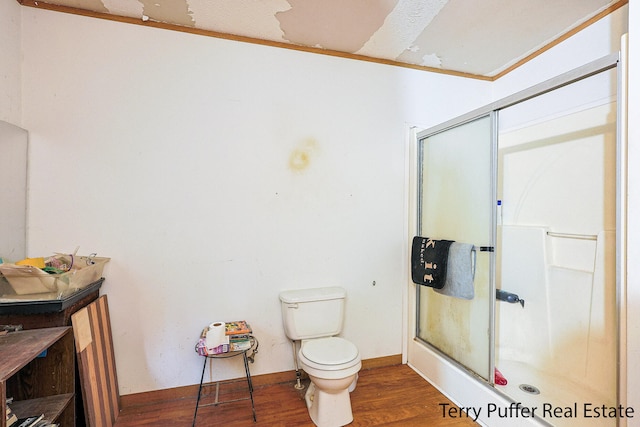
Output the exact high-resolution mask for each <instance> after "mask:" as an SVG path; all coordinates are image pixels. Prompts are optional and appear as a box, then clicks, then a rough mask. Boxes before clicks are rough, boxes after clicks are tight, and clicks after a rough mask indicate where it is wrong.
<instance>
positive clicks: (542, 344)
mask: <svg viewBox="0 0 640 427" xmlns="http://www.w3.org/2000/svg"><path fill="white" fill-rule="evenodd" d="M617 64H618V61H617V58H616V57H607V58H603V59H602V60H600V61H596V62H594V63H592V64H589V65H587V66H585V67H582V68H581V69H579V70H575V71H573V72H570V73H567V74H565V75H562V76H559V77H558V78H557V79H554V80H552V81H549V82H545V83H543V84H541V85H539V86H536V87H534V88H531V89H530V90H527V91H523V92H521V93H519V94H516V95H514V96H513V97H510V98H508V99H505V100H501V101H499V102H497V103H495V104H493V105H491V106H488V107H487V108H484V109H480V110H478V111H475V112H472V113H470V114H468V115H466V116H464V117H462V118H460V119H458V120H454V121H451V122H449V123H445V124H443V125H441V126H438V127H436V128H433V129H429V130H426V131H424V132H421V133H420V134H419V135H418V138H417V139H418V146H417V158H418V163H419V164H418V168H417V170H418V173H417V177H418V188H417V190H418V191H417V193H418V196H417V203H416V205H417V214H416V217H417V225H416V235H420V236H423V237H430V238H434V239H446V240H455V241H461V242H466V243H471V244H473V245H474V246H475V247H476V261H475V275H474V290H475V294H474V298H472V299H471V300H468V299H462V298H456V297H452V296H445V295H442V294H440V293H438V292H434V290H433V289H431V288H428V287H424V286H418V285H416V286H415V288H416V289H415V297H414V303H415V307H416V313H415V338H414V340H413V341H412V342H411V343H410V344H409V351H408V353H409V363H411V364H413V365H414V366H415V367H416V368H417V369H418V370H419V371H422V372H423V373H424V374H425V376H427V377H428V378H430V379H432V380H433V381H434V382H435V383H437V384H439V386H440V387H441V389H447V388H448V387H465V386H463V385H461V384H463V383H465V381H467V380H468V378H473V381H474V382H475V383H477V384H475V385H473V386H470V387H469V388H470V389H471V388H473V387H479V386H478V384H481V385H482V386H483V387H484V388H485V389H487V387H486V386H487V385H488V386H489V388H490V390H491V392H490V393H489V394H487V393H485V394H484V395H483V396H482V397H478V396H479V395H478V394H474V393H473V392H472V391H469V392H468V399H467V398H465V397H464V396H465V392H461V393H460V396H461V397H460V399H462V400H465V399H467V401H466V402H459V403H462V404H466V405H469V406H472V407H485V408H486V407H488V405H491V404H492V403H493V404H494V405H496V406H502V405H505V406H508V402H516V403H519V404H520V405H521V406H523V407H527V408H531V409H533V408H535V409H536V410H535V411H534V412H533V415H535V417H530V418H527V419H526V420H523V419H522V418H520V419H518V422H525V421H526V422H527V423H530V425H536V424H543V425H544V424H548V425H554V426H574V425H575V426H581V425H585V421H586V420H587V418H588V425H590V426H602V427H614V426H616V425H617V420H616V418H615V417H610V416H604V417H603V416H602V412H603V411H608V412H607V414H612V413H611V408H615V407H617V405H618V400H619V399H618V360H619V359H618V346H619V339H618V312H617V307H618V297H617V295H618V293H617V286H618V285H617V283H618V278H617V274H616V269H617V266H618V261H617V257H616V254H617V252H618V251H617V248H618V247H619V244H620V243H619V241H618V237H617V236H619V234H618V233H617V229H618V227H617V226H618V221H619V213H618V209H617V207H618V206H619V204H620V203H619V200H618V197H617V195H618V190H617V182H618V175H617V170H618V167H617V163H618V161H619V148H618V147H619V143H618V137H617V135H618V131H617V123H618V103H617V92H618V70H617ZM436 360H437V362H436ZM437 363H445V364H447V365H450V366H452V367H453V368H452V371H456V372H458V373H457V374H447V373H445V372H446V371H445V370H442V369H437V368H434V367H433V365H434V364H437ZM421 366H422V368H421ZM465 376H466V377H467V379H465V378H464V377H465ZM458 383H460V385H457V384H458ZM479 390H480V389H479ZM499 402H502V405H501V404H500V403H499ZM496 403H497V404H496ZM485 412H486V409H485ZM486 415H487V414H485V416H486ZM596 415H600V416H596ZM503 418H504V417H503ZM494 419H495V417H494ZM494 419H485V420H483V421H484V422H485V423H488V424H489V425H493V424H495V422H494ZM497 421H501V422H505V420H504V419H501V420H497ZM506 421H511V422H513V421H514V420H513V419H512V420H506ZM497 425H501V424H499V423H498V424H497ZM506 425H510V424H509V422H507V424H506Z"/></svg>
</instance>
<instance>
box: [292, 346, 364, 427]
mask: <svg viewBox="0 0 640 427" xmlns="http://www.w3.org/2000/svg"><path fill="white" fill-rule="evenodd" d="M298 361H299V363H300V366H301V367H302V370H304V371H305V372H306V373H307V374H308V375H309V378H310V379H311V385H310V386H309V389H308V390H307V392H306V394H305V401H306V404H307V408H308V410H309V416H310V417H311V420H312V421H313V422H314V424H315V425H316V426H318V427H337V426H344V425H346V424H349V423H351V422H352V421H353V414H352V412H351V398H350V396H349V393H350V392H351V391H353V390H354V389H355V387H356V382H357V377H358V371H360V368H361V367H362V362H361V360H360V353H359V352H358V348H357V347H356V346H355V345H354V344H352V343H351V342H349V341H347V340H345V339H344V338H339V337H326V338H318V339H312V340H303V341H302V345H301V348H300V351H299V352H298Z"/></svg>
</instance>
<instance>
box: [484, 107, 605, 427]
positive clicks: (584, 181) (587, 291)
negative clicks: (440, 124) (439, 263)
mask: <svg viewBox="0 0 640 427" xmlns="http://www.w3.org/2000/svg"><path fill="white" fill-rule="evenodd" d="M615 112H616V104H615V102H614V103H604V104H602V105H599V106H595V107H590V108H587V109H585V110H583V111H579V112H570V113H569V114H567V115H565V116H563V117H560V118H553V119H551V120H546V121H543V122H540V123H537V124H535V125H532V126H527V127H525V128H521V129H518V130H513V131H511V132H508V133H503V134H501V135H500V138H499V146H500V150H499V159H500V160H499V163H500V164H501V165H502V169H503V172H502V174H501V175H500V180H499V188H500V190H501V191H500V190H499V198H501V199H502V203H503V208H502V226H500V227H499V228H498V242H499V253H500V254H501V258H500V260H499V261H500V268H499V269H498V277H497V287H498V288H501V289H503V290H505V291H508V292H513V293H516V294H518V295H519V297H520V298H522V299H524V300H525V305H524V307H521V306H520V305H519V304H508V303H506V302H498V303H497V307H496V314H497V318H496V323H497V329H496V332H497V335H496V340H497V346H496V366H497V368H498V369H499V370H500V371H501V372H502V374H503V375H504V376H505V377H506V378H507V380H509V379H510V378H511V379H512V380H515V379H518V381H521V380H523V378H524V381H526V383H528V384H531V385H534V386H536V387H538V388H539V389H540V392H541V393H540V398H541V399H543V401H548V400H549V396H550V394H549V392H550V391H551V389H552V388H557V387H558V385H557V384H555V382H558V383H560V384H562V386H564V387H568V388H569V389H571V388H573V390H574V393H564V395H565V396H566V397H567V398H568V399H569V400H571V402H561V403H567V404H570V403H572V402H574V401H576V398H577V396H581V397H579V399H581V400H584V401H585V403H597V404H607V405H615V403H616V385H617V381H616V360H617V357H616V346H617V339H616V333H617V329H616V324H617V323H616V319H617V314H616V300H615V296H616V276H615V268H616V267H615V238H616V233H615V226H616V223H615V218H616V212H615V205H616V202H615V200H616V199H615V198H616V190H615V170H616V127H615ZM513 361H519V362H521V363H524V364H525V365H528V366H527V367H524V368H523V366H522V365H519V364H514V363H513ZM523 370H526V371H527V375H526V376H524V377H523V375H522V374H523V372H522V371H523ZM545 378H552V380H551V381H552V382H554V384H553V385H552V384H550V383H549V382H548V381H547V380H546V379H545ZM515 385H516V386H517V384H515ZM497 387H500V386H497ZM585 391H586V393H584V392H585ZM507 394H509V395H512V396H511V397H513V398H515V399H516V400H518V399H522V398H524V399H526V398H527V396H524V395H523V394H522V392H521V391H520V390H518V389H517V388H515V389H514V387H513V384H512V385H510V387H509V389H508V390H507ZM544 399H546V400H544ZM559 403H560V402H558V404H559ZM567 422H579V421H577V420H570V421H567ZM603 425H607V424H603Z"/></svg>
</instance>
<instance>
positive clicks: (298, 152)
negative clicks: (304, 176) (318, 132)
mask: <svg viewBox="0 0 640 427" xmlns="http://www.w3.org/2000/svg"><path fill="white" fill-rule="evenodd" d="M317 151H318V142H317V141H316V140H315V139H314V138H307V139H305V140H304V141H302V142H301V143H300V144H299V145H298V147H297V148H296V149H295V150H293V151H292V152H291V155H290V156H289V169H291V170H292V171H294V172H302V171H304V170H305V169H307V168H308V167H309V165H310V164H311V159H312V157H313V156H314V155H315V154H316V153H317Z"/></svg>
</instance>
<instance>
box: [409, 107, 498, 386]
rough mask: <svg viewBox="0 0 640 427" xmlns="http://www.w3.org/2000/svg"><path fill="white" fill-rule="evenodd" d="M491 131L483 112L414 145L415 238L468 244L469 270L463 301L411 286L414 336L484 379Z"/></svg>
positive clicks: (487, 328) (487, 337)
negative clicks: (471, 250)
mask: <svg viewBox="0 0 640 427" xmlns="http://www.w3.org/2000/svg"><path fill="white" fill-rule="evenodd" d="M491 129H492V120H491V116H489V115H487V116H484V117H481V118H478V119H475V120H473V121H471V122H468V123H465V124H462V125H460V126H456V127H455V128H451V129H447V130H443V131H441V132H438V133H435V134H431V135H424V136H423V137H422V138H421V139H420V140H419V152H420V154H419V156H420V164H421V165H422V167H421V168H420V172H419V174H420V178H419V179H420V184H419V187H420V191H419V207H418V210H419V214H418V233H419V235H420V236H422V237H428V238H431V239H436V240H453V241H456V242H461V243H467V244H472V245H474V246H475V273H474V278H473V282H474V292H473V297H472V298H471V299H466V298H461V297H459V296H455V295H454V296H452V295H443V294H441V293H439V292H437V291H435V290H434V289H433V288H430V287H427V286H418V287H417V293H418V294H417V299H418V300H419V302H418V307H419V312H418V319H417V322H416V323H417V331H416V336H417V337H418V338H419V339H421V340H423V341H425V342H428V343H430V344H431V345H432V346H434V347H435V348H437V349H438V350H439V351H441V352H442V353H444V354H446V355H447V356H449V357H451V358H452V359H454V360H456V361H457V362H459V363H461V364H462V365H464V366H465V367H466V368H468V369H470V370H472V371H473V372H475V373H476V374H477V375H480V376H481V377H482V378H484V379H486V380H490V372H491V369H490V368H491V362H490V360H491V359H490V355H491V353H492V352H491V351H490V349H491V345H490V344H491V343H490V333H489V331H490V329H491V328H490V319H491V317H492V316H491V315H490V310H491V305H492V303H493V299H492V298H491V264H492V263H491V256H492V253H493V252H491V251H490V250H489V248H490V247H492V230H493V227H492V222H493V217H492V203H491V200H493V197H492V188H493V185H492V181H493V173H492V165H493V160H492V158H493V154H492V153H493V150H492V141H491V138H492V133H493V132H492V131H491ZM467 297H468V296H467Z"/></svg>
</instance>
